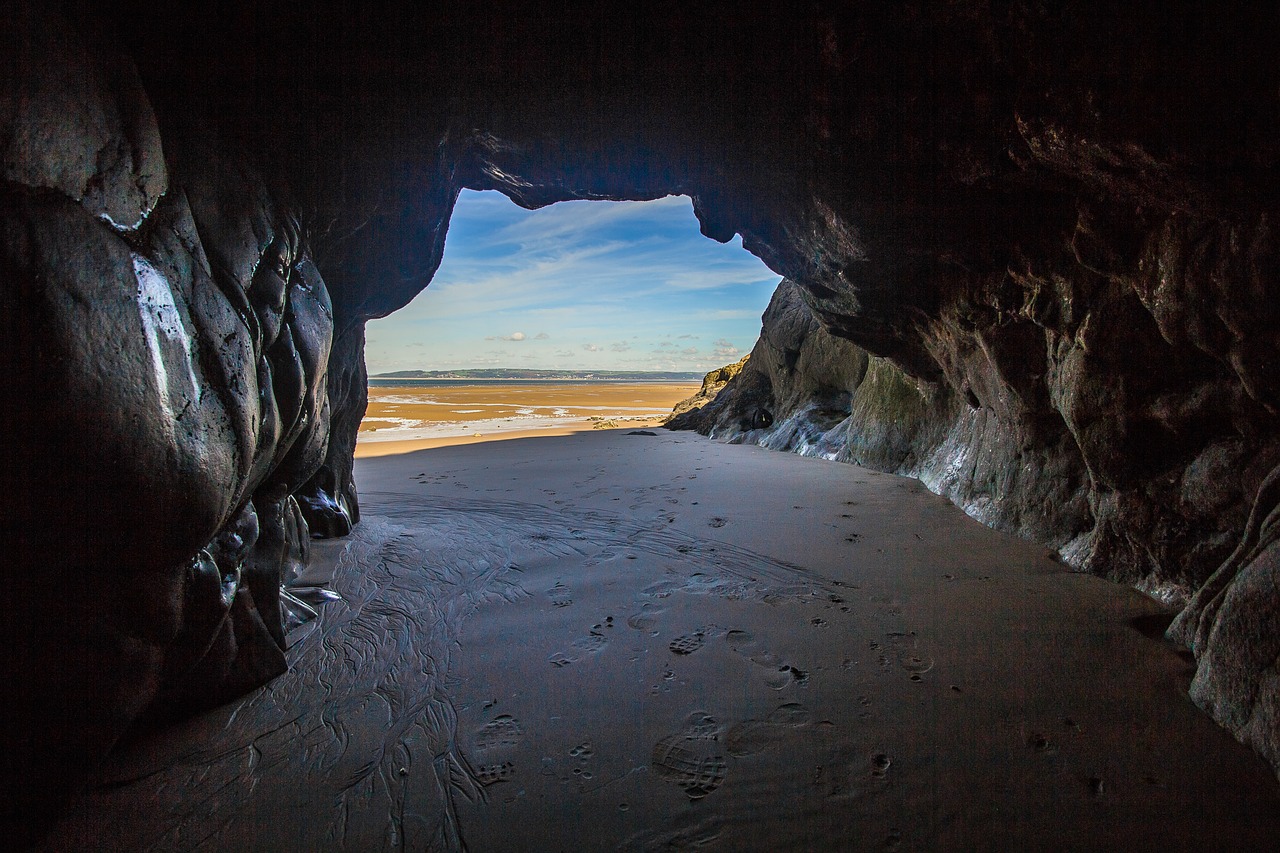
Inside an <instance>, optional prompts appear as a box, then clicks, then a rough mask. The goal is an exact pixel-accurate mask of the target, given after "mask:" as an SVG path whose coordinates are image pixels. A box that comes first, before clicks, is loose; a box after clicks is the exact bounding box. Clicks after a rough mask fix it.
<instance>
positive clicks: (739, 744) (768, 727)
mask: <svg viewBox="0 0 1280 853" xmlns="http://www.w3.org/2000/svg"><path fill="white" fill-rule="evenodd" d="M782 734H783V733H782V729H781V728H780V727H778V726H775V725H773V724H772V723H767V722H765V721H764V720H743V721H742V722H741V723H738V724H737V725H735V726H734V727H733V728H731V729H729V731H728V733H727V734H726V735H725V744H724V745H725V749H727V750H728V751H729V754H730V755H732V756H734V757H735V758H741V757H742V756H744V755H755V754H756V753H759V752H764V751H765V750H766V749H768V748H769V747H771V746H773V745H774V744H776V743H778V742H779V741H780V740H782Z"/></svg>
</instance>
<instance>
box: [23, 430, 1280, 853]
mask: <svg viewBox="0 0 1280 853" xmlns="http://www.w3.org/2000/svg"><path fill="white" fill-rule="evenodd" d="M653 432H655V433H656V434H655V435H636V434H631V431H630V430H623V429H618V430H600V431H594V432H586V433H579V434H577V435H572V436H566V437H552V438H532V439H523V440H511V441H502V442H497V443H493V444H487V445H470V446H454V447H444V448H438V449H434V450H426V451H419V452H414V453H407V454H401V455H396V456H383V457H379V458H366V459H361V460H359V461H358V462H357V464H356V479H357V482H358V483H359V486H360V494H361V502H362V511H363V520H362V521H361V523H360V524H359V525H358V526H357V527H356V529H355V532H354V533H353V534H352V536H350V537H348V538H347V539H344V540H331V541H325V542H316V543H315V548H314V549H313V565H312V567H311V569H310V570H309V573H308V577H307V581H308V582H313V583H319V582H324V583H327V584H328V585H329V587H330V589H331V590H332V591H334V592H335V593H337V594H338V595H339V596H341V600H337V601H333V602H331V603H327V604H323V605H321V612H320V616H319V619H318V620H315V621H312V622H309V623H306V624H304V625H302V626H301V627H298V628H296V629H295V630H294V631H293V632H292V633H291V634H290V642H291V649H290V652H289V659H290V670H289V672H288V673H287V674H285V675H283V676H281V677H280V678H278V679H276V680H275V681H273V682H272V683H271V684H269V685H268V686H266V687H265V688H263V689H261V690H259V691H256V692H255V693H253V694H251V695H250V696H248V697H245V698H244V699H241V700H238V701H237V702H235V703H232V704H231V705H229V706H226V707H225V708H221V709H217V710H215V711H213V712H210V713H208V714H205V715H203V716H201V717H199V718H196V719H194V720H190V721H187V722H185V723H181V724H179V725H177V726H174V727H172V728H169V729H166V730H164V731H160V732H154V733H151V734H147V735H145V736H142V737H139V738H137V739H135V740H134V741H133V742H131V743H129V744H126V745H125V746H124V747H122V748H121V749H119V750H117V752H116V753H115V754H114V755H113V756H112V757H111V759H110V760H109V762H108V765H107V766H106V767H105V768H103V769H102V771H101V772H100V774H99V776H98V780H97V782H96V784H95V786H94V787H93V788H92V789H91V790H90V791H89V792H88V793H87V794H86V795H85V796H84V797H82V798H81V799H80V800H79V801H78V802H77V804H76V805H75V806H74V808H73V809H72V810H71V811H70V812H69V813H68V814H67V815H66V816H65V818H64V820H63V822H62V823H61V824H60V825H59V827H58V828H57V830H56V831H55V834H54V836H53V837H52V838H51V839H50V841H49V846H48V848H47V849H87V848H93V849H102V850H133V849H155V850H209V851H212V850H227V849H262V850H285V851H293V850H297V851H302V850H335V849H346V850H372V849H408V850H424V849H428V850H450V849H455V850H456V849H463V848H464V847H465V848H466V849H470V850H475V851H490V850H497V851H508V850H510V851H521V850H539V851H544V850H545V851H557V850H670V849H690V848H698V849H706V850H724V851H740V850H759V851H778V850H869V851H871V850H874V851H880V850H1030V849H1055V850H1058V849H1061V850H1065V849H1071V850H1112V849H1119V850H1125V849H1130V850H1146V849H1176V850H1201V849H1269V847H1270V845H1271V843H1272V842H1274V840H1275V838H1276V837H1277V833H1278V832H1280V795H1278V793H1277V792H1278V786H1277V783H1276V779H1275V777H1274V775H1272V773H1271V771H1270V770H1269V768H1267V767H1266V766H1265V764H1264V763H1263V762H1262V761H1261V760H1260V759H1259V758H1258V757H1257V756H1256V755H1255V754H1254V753H1253V752H1252V751H1250V750H1249V749H1248V748H1246V747H1245V746H1243V745H1241V744H1240V743H1238V742H1236V741H1235V740H1234V739H1232V738H1231V736H1230V735H1229V734H1228V733H1227V732H1226V731H1224V730H1223V729H1221V728H1220V727H1218V726H1217V725H1215V724H1214V723H1213V722H1212V721H1211V720H1210V719H1209V718H1208V717H1207V716H1206V715H1204V714H1203V713H1201V712H1200V711H1199V710H1197V709H1196V708H1195V707H1194V706H1193V705H1192V704H1191V702H1190V701H1188V699H1187V696H1186V687H1187V684H1188V681H1189V679H1190V676H1191V672H1192V663H1191V662H1190V660H1189V659H1188V657H1187V655H1186V654H1185V652H1183V651H1182V650H1180V649H1177V648H1175V647H1173V646H1171V645H1169V644H1168V643H1166V642H1165V641H1164V640H1163V639H1162V638H1161V631H1162V630H1163V626H1164V625H1166V624H1167V623H1168V620H1169V618H1170V616H1171V614H1170V613H1168V612H1167V611H1166V610H1165V609H1164V608H1163V607H1162V606H1161V605H1160V604H1158V603H1157V602H1155V601H1153V600H1151V599H1149V598H1147V597H1145V596H1143V595H1141V594H1139V593H1138V592H1136V591H1133V590H1131V589H1128V588H1125V587H1120V586H1116V585H1113V584H1111V583H1109V582H1107V581H1104V580H1102V579H1099V578H1097V577H1093V576H1087V575H1081V574H1076V573H1072V572H1070V571H1068V570H1067V569H1066V568H1065V567H1064V566H1063V565H1062V564H1060V563H1058V562H1056V561H1055V560H1054V559H1052V558H1051V557H1050V555H1048V554H1047V553H1046V552H1045V551H1044V549H1042V548H1039V547H1037V546H1035V545H1033V544H1031V543H1028V542H1025V541H1021V540H1017V539H1013V538H1010V537H1008V536H1005V535H1003V534H1000V533H998V532H996V531H993V530H990V529H988V528H986V527H983V526H982V525H980V524H978V523H977V522H975V521H974V520H973V519H970V518H969V517H967V516H966V515H965V514H964V513H963V512H961V511H960V510H959V509H957V508H955V507H954V506H952V505H950V504H949V503H948V502H947V501H945V500H944V499H942V498H940V497H938V496H936V495H933V494H931V493H929V492H928V491H927V490H925V489H924V487H923V486H922V485H921V484H920V483H918V482H916V481H914V480H911V479H907V478H902V477H896V476H892V475H887V474H880V473H876V472H873V471H868V470H865V469H862V468H858V467H856V466H853V465H844V464H837V463H831V462H825V461H822V460H815V459H804V458H800V457H796V456H793V455H789V454H783V453H776V452H771V451H767V450H764V449H762V448H759V447H754V446H744V445H726V444H720V443H717V442H714V441H711V440H709V439H706V438H703V437H700V436H697V435H693V434H689V433H672V432H668V431H666V430H662V429H658V430H654V431H653Z"/></svg>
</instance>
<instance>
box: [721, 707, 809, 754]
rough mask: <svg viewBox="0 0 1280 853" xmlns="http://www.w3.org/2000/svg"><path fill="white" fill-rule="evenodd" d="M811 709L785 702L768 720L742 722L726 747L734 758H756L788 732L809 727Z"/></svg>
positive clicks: (731, 735)
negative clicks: (752, 756)
mask: <svg viewBox="0 0 1280 853" xmlns="http://www.w3.org/2000/svg"><path fill="white" fill-rule="evenodd" d="M811 719H812V715H811V714H810V713H809V709H808V708H806V707H805V706H803V705H801V704H800V703H799V702H786V703H784V704H782V705H779V706H778V707H777V708H776V709H774V711H773V712H772V713H771V714H769V717H768V719H766V720H743V721H742V722H741V723H738V724H737V725H735V726H734V727H733V728H731V729H729V731H728V733H727V734H726V735H725V748H726V749H728V751H729V754H730V755H732V756H734V757H739V758H740V757H742V756H744V755H754V754H756V753H758V752H763V751H764V750H766V749H768V748H769V747H771V746H773V745H775V744H777V743H778V742H780V741H781V740H782V738H783V737H784V735H785V734H786V730H787V729H798V728H800V727H801V726H805V725H808V723H809V721H810V720H811Z"/></svg>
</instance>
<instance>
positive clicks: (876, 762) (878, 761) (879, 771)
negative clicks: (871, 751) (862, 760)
mask: <svg viewBox="0 0 1280 853" xmlns="http://www.w3.org/2000/svg"><path fill="white" fill-rule="evenodd" d="M892 764H893V761H891V760H890V759H889V756H887V755H885V754H884V753H883V752H877V753H876V754H875V755H873V756H871V775H872V776H874V777H876V778H877V779H883V778H884V777H885V774H886V773H888V772H889V767H890V765H892Z"/></svg>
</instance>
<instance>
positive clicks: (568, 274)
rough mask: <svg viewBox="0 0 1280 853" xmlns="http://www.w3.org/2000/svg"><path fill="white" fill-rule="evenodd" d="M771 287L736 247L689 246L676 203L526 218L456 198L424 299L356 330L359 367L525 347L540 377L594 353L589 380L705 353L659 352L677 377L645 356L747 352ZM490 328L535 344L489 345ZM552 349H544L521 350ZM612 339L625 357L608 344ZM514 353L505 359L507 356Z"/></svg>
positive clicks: (550, 211) (692, 363)
mask: <svg viewBox="0 0 1280 853" xmlns="http://www.w3.org/2000/svg"><path fill="white" fill-rule="evenodd" d="M777 281H778V277H777V276H776V275H774V274H773V273H772V272H771V271H769V270H768V269H767V268H766V267H765V266H764V265H763V264H762V263H761V262H760V261H759V260H758V259H756V258H754V257H752V256H751V255H749V254H748V253H746V252H745V251H743V250H742V248H741V244H740V241H737V240H736V239H735V240H734V241H732V242H731V243H730V244H728V245H721V244H718V243H715V242H714V241H711V240H707V239H706V238H704V237H702V236H701V234H699V233H698V225H697V222H696V220H695V219H694V216H693V212H692V207H691V204H690V202H689V200H688V199H687V198H684V197H675V196H672V197H668V198H665V199H661V200H658V201H654V202H644V203H641V202H621V203H600V202H565V203H561V204H556V205H552V206H550V207H548V208H544V209H542V210H538V211H533V212H530V211H525V210H523V209H521V208H518V207H517V206H516V205H514V204H512V203H511V202H510V201H508V200H507V199H506V198H504V197H502V196H500V195H498V194H496V193H475V192H471V191H464V192H463V194H462V196H461V198H460V199H459V203H458V206H457V209H456V211H455V214H454V217H453V220H452V223H451V225H450V230H449V234H448V238H447V241H446V245H445V257H444V261H443V262H442V264H441V267H440V271H439V273H438V274H437V276H436V278H435V280H434V281H433V282H432V284H431V286H430V287H429V288H427V290H426V291H424V292H423V293H422V294H420V295H419V297H418V298H417V299H415V300H414V301H413V302H412V303H411V304H410V305H409V306H407V307H406V308H404V309H403V310H401V311H399V312H397V313H396V314H394V315H392V316H391V317H390V318H387V319H385V320H379V321H373V322H371V323H370V324H369V328H368V334H369V342H370V345H369V352H368V360H369V366H370V369H371V370H372V371H373V372H378V371H380V370H389V369H400V368H405V367H417V368H424V369H431V368H434V367H465V366H468V365H469V363H470V362H471V361H475V360H476V359H477V358H480V357H482V356H483V357H485V358H491V357H497V358H501V357H503V356H501V355H494V352H496V351H493V350H488V351H486V350H485V348H484V346H483V344H477V343H476V342H478V341H482V340H483V341H488V342H491V343H492V342H500V343H521V342H524V347H522V348H521V349H526V348H527V349H526V352H525V353H524V355H530V354H532V355H535V356H538V357H539V358H543V359H546V361H544V362H541V363H542V364H545V366H573V362H574V359H580V358H582V354H583V353H593V354H598V355H594V356H593V359H592V364H593V365H594V366H597V367H605V368H617V369H627V368H631V369H641V368H644V369H688V370H702V369H703V364H702V362H704V361H708V360H714V359H716V358H717V356H715V355H714V353H715V352H716V350H714V349H712V350H709V351H698V350H697V349H696V348H693V347H689V348H686V349H685V350H683V351H680V350H679V349H678V348H676V347H672V348H671V349H670V350H668V352H670V355H667V356H662V357H661V358H662V359H666V361H665V362H664V363H669V364H675V365H678V366H676V367H659V366H657V364H656V363H655V362H656V360H659V359H660V357H659V356H658V355H655V354H653V350H654V348H655V346H657V345H658V342H659V341H660V340H662V339H664V338H665V339H669V340H679V341H682V342H694V341H697V340H699V339H702V340H717V339H719V340H725V341H730V342H732V343H733V344H734V345H735V346H736V347H738V348H742V347H748V348H749V347H750V345H751V344H752V342H754V340H755V338H756V335H757V333H758V332H759V328H760V326H759V318H760V314H761V312H762V311H763V310H764V306H765V304H766V303H767V301H768V298H769V295H770V294H771V293H772V291H773V289H774V288H775V286H776V284H777ZM495 326H496V327H498V328H502V327H505V328H506V329H528V328H530V327H533V328H535V329H538V332H537V333H536V334H533V333H528V332H524V331H519V332H512V333H510V334H502V333H496V334H495V332H494V328H495ZM552 339H554V340H555V341H556V345H557V347H556V349H555V350H551V349H550V348H548V347H541V348H532V347H531V344H530V342H533V341H549V340H552ZM624 340H625V341H631V342H632V343H631V345H630V346H628V347H627V348H622V347H620V346H617V345H616V344H610V343H609V342H610V341H618V342H621V341H624ZM719 340H717V345H716V346H717V347H719ZM602 342H603V343H602ZM424 343H425V346H423V344H424ZM415 344H416V345H417V346H414V345H415ZM411 347H412V349H411ZM720 349H725V348H723V347H720ZM516 351H517V349H516V348H510V347H509V348H507V350H506V352H507V353H509V354H510V355H509V356H506V357H513V358H514V357H515V353H516ZM539 354H540V355H539ZM679 365H683V367H681V366H679ZM713 366H716V365H713ZM708 369H709V368H708Z"/></svg>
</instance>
